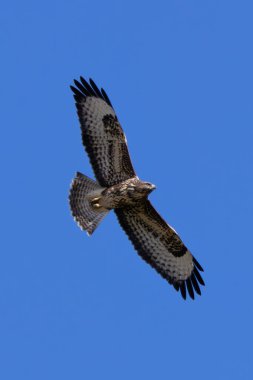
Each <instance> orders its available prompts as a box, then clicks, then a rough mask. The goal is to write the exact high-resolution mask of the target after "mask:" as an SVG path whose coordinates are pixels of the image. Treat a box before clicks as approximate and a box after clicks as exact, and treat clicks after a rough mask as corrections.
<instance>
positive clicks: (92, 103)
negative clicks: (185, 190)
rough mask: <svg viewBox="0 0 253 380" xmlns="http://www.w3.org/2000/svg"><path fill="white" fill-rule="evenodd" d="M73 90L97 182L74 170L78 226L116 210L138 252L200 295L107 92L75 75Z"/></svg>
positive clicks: (195, 271) (90, 225)
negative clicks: (151, 197)
mask: <svg viewBox="0 0 253 380" xmlns="http://www.w3.org/2000/svg"><path fill="white" fill-rule="evenodd" d="M74 83H75V86H76V87H74V86H70V87H71V90H72V91H73V93H74V98H75V101H76V108H77V113H78V116H79V120H80V124H81V131H82V140H83V145H84V147H85V149H86V151H87V153H88V155H89V158H90V162H91V165H92V167H93V170H94V173H95V176H96V178H97V182H95V181H93V180H91V179H89V178H87V177H86V176H84V175H83V174H81V173H77V174H76V177H75V178H74V180H73V182H72V185H71V190H70V195H69V200H70V208H71V211H72V215H73V217H74V219H75V220H76V222H77V223H78V225H79V226H80V227H81V228H82V229H83V230H86V231H87V233H88V234H89V235H91V234H92V233H93V232H94V230H95V229H96V227H97V226H98V224H99V223H100V222H101V220H102V219H103V218H104V217H105V216H106V214H107V213H108V212H109V211H110V210H112V209H113V210H114V212H115V213H116V215H117V217H118V220H119V223H120V225H121V227H122V228H123V229H124V230H125V232H126V234H127V235H128V237H129V239H130V240H131V241H132V243H133V245H134V247H135V249H136V250H137V252H138V253H139V255H140V256H141V257H142V258H143V259H144V260H145V261H146V262H147V263H149V264H150V265H151V266H152V267H153V268H155V269H156V270H157V272H158V273H160V274H161V275H162V277H164V278H165V279H166V280H167V281H168V282H169V283H170V284H172V285H173V286H174V288H175V289H176V290H177V291H178V290H179V289H180V292H181V294H182V297H183V298H184V299H186V293H187V291H186V289H187V290H188V293H189V295H190V297H191V298H192V299H194V291H195V292H196V293H197V294H199V295H200V294H201V291H200V287H199V284H201V285H204V281H203V279H202V277H201V275H200V273H199V271H203V269H202V267H201V266H200V264H199V263H198V262H197V260H196V259H195V258H194V257H193V256H192V254H191V253H190V251H189V250H188V249H187V248H186V246H185V245H184V244H183V242H182V240H181V239H180V237H179V236H178V234H177V233H176V232H175V231H174V229H173V228H171V227H170V226H169V225H168V224H167V223H166V222H165V221H164V220H163V219H162V217H161V216H160V215H159V214H158V212H157V211H156V210H155V209H154V207H153V206H152V204H151V203H150V201H149V200H148V195H149V194H150V193H151V191H153V190H154V189H155V186H154V185H152V184H151V183H149V182H143V181H141V180H140V179H139V178H138V177H137V175H136V173H135V171H134V168H133V165H132V163H131V160H130V156H129V153H128V148H127V142H126V137H125V135H124V132H123V130H122V128H121V126H120V123H119V121H118V118H117V116H116V114H115V112H114V109H113V106H112V104H111V102H110V100H109V98H108V96H107V94H106V92H105V91H104V90H103V89H101V90H99V89H98V87H97V86H96V84H95V83H94V82H93V80H92V79H90V83H88V82H87V81H86V80H85V79H83V78H82V77H80V82H78V81H76V80H75V81H74Z"/></svg>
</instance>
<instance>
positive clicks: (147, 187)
mask: <svg viewBox="0 0 253 380" xmlns="http://www.w3.org/2000/svg"><path fill="white" fill-rule="evenodd" d="M155 188H156V187H155V185H153V184H152V183H150V182H142V181H140V182H139V183H138V184H137V185H136V188H135V189H136V191H137V192H138V193H140V194H142V195H148V194H150V193H151V191H153V190H155Z"/></svg>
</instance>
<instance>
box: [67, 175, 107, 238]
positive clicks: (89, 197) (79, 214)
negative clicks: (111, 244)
mask: <svg viewBox="0 0 253 380" xmlns="http://www.w3.org/2000/svg"><path fill="white" fill-rule="evenodd" d="M103 190H104V188H102V187H101V186H100V185H99V184H98V183H97V182H96V181H93V180H92V179H90V178H88V177H86V176H85V175H83V174H82V173H79V172H77V173H76V177H75V178H74V179H73V181H72V184H71V189H70V194H69V204H70V208H71V212H72V215H73V217H74V219H75V221H76V222H77V224H78V225H79V227H80V228H81V229H82V230H85V231H87V233H88V235H91V234H92V233H93V232H94V231H95V229H96V228H97V226H98V224H99V223H100V222H101V220H102V219H103V218H104V217H105V216H106V215H107V214H108V212H109V210H106V209H104V208H101V207H100V208H99V207H98V208H95V207H94V205H92V201H93V204H94V199H96V198H98V197H99V196H100V195H101V192H102V191H103ZM95 206H96V205H95Z"/></svg>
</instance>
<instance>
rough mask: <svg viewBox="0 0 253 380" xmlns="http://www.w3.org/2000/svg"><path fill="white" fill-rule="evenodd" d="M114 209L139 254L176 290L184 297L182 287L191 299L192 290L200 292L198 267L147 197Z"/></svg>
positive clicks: (202, 282) (184, 293)
mask: <svg viewBox="0 0 253 380" xmlns="http://www.w3.org/2000/svg"><path fill="white" fill-rule="evenodd" d="M114 211H115V213H116V215H117V217H118V220H119V223H120V225H121V227H122V228H123V229H124V230H125V232H126V234H127V235H128V237H129V239H130V240H131V241H132V243H133V245H134V247H135V249H136V250H137V252H138V253H139V255H140V256H141V257H142V258H143V259H144V260H145V261H146V262H147V263H149V264H150V265H151V266H152V267H153V268H155V269H156V271H157V272H158V273H160V274H161V275H162V277H164V278H165V279H166V280H167V281H168V282H169V283H170V284H172V285H173V286H174V288H175V289H176V290H177V291H178V290H179V289H180V292H181V295H182V297H183V298H184V299H186V294H187V293H186V289H187V291H188V294H189V296H190V297H191V298H192V299H194V291H195V292H196V293H197V294H199V295H200V294H201V291H200V288H199V284H201V285H204V281H203V279H202V277H201V275H200V274H199V272H198V269H200V268H201V269H202V267H200V265H199V264H198V263H197V261H196V260H195V259H194V258H193V256H192V254H191V253H190V252H189V250H188V249H187V248H186V247H185V245H184V243H183V242H182V240H181V239H180V237H179V236H178V235H177V233H176V232H175V231H174V229H173V228H171V227H170V226H169V225H168V224H167V223H166V222H165V221H164V220H163V219H162V217H161V216H160V215H159V214H158V213H157V211H156V210H155V209H154V207H153V206H152V204H151V203H150V202H149V201H148V200H146V201H144V202H143V203H142V204H140V205H138V206H136V207H127V208H122V209H115V210H114ZM196 263H197V264H196ZM197 267H198V269H197Z"/></svg>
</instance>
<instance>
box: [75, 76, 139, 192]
mask: <svg viewBox="0 0 253 380" xmlns="http://www.w3.org/2000/svg"><path fill="white" fill-rule="evenodd" d="M74 84H75V87H74V86H70V88H71V90H72V91H73V93H74V98H75V101H76V107H77V112H78V116H79V121H80V124H81V131H82V141H83V145H84V147H85V149H86V151H87V153H88V156H89V158H90V162H91V165H92V167H93V170H94V173H95V176H96V178H97V180H98V182H99V184H100V185H101V186H103V187H109V186H112V185H115V184H118V183H120V182H122V181H125V180H126V179H129V178H132V177H134V176H135V175H136V174H135V171H134V168H133V166H132V163H131V159H130V156H129V152H128V147H127V143H126V137H125V135H124V132H123V130H122V128H121V125H120V123H119V121H118V119H117V116H116V114H115V112H114V110H113V107H112V104H111V102H110V100H109V98H108V95H107V94H106V92H105V91H104V90H103V89H101V91H100V90H99V88H98V87H97V86H96V84H95V83H94V82H93V80H92V79H90V83H88V82H87V81H86V80H85V79H84V78H82V77H80V82H78V81H77V80H74Z"/></svg>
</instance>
